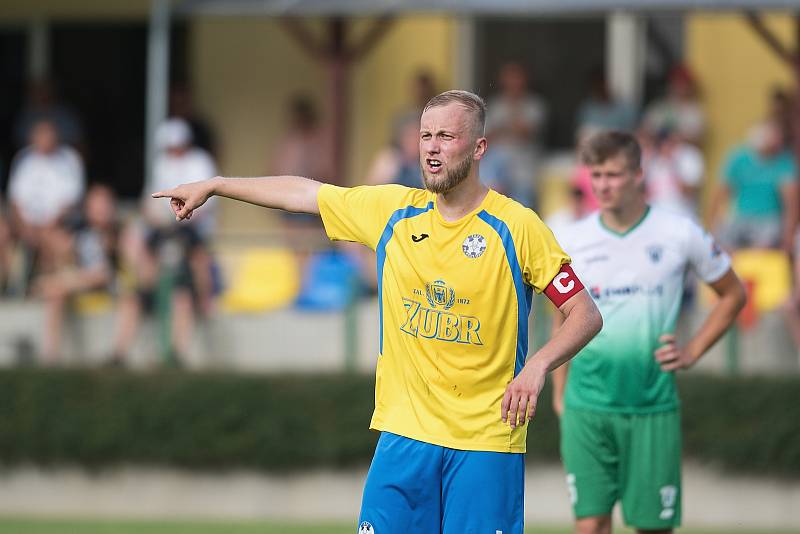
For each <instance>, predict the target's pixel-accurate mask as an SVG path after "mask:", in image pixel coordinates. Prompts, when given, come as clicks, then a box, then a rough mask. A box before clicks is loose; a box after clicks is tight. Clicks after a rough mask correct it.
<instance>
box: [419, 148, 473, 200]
mask: <svg viewBox="0 0 800 534" xmlns="http://www.w3.org/2000/svg"><path fill="white" fill-rule="evenodd" d="M471 170H472V158H471V157H470V156H467V157H465V158H464V160H463V161H461V162H460V163H458V165H456V166H455V167H453V169H452V170H449V171H447V173H446V174H445V175H444V177H443V178H442V179H441V180H436V179H435V178H434V177H432V176H428V172H427V170H426V169H425V168H424V167H423V168H422V181H423V182H425V189H427V190H428V191H430V192H431V193H435V194H437V195H440V194H444V193H448V192H450V191H452V190H453V189H454V188H455V187H456V186H458V184H460V183H461V182H463V181H464V180H466V179H467V176H469V172H470V171H471Z"/></svg>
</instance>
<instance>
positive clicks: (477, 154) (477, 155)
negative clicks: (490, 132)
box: [472, 137, 488, 159]
mask: <svg viewBox="0 0 800 534" xmlns="http://www.w3.org/2000/svg"><path fill="white" fill-rule="evenodd" d="M487 146H488V145H487V143H486V138H485V137H479V138H478V139H477V140H476V141H475V150H474V152H473V154H472V159H481V158H482V157H483V155H484V154H486V148H487Z"/></svg>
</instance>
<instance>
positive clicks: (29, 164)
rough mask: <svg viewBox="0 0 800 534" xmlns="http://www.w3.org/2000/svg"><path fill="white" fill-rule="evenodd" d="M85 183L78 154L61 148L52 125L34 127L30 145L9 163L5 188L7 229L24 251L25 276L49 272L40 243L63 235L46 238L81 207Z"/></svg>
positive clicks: (44, 122)
mask: <svg viewBox="0 0 800 534" xmlns="http://www.w3.org/2000/svg"><path fill="white" fill-rule="evenodd" d="M84 181H85V180H84V170H83V163H82V162H81V158H80V156H79V155H78V153H77V152H76V151H75V150H74V149H72V148H70V147H68V146H66V145H63V144H61V143H60V141H59V138H58V133H57V131H56V128H55V125H54V124H53V123H52V122H50V121H49V120H40V121H39V122H37V123H36V124H35V125H34V126H33V128H32V130H31V138H30V146H28V147H26V148H24V149H23V150H21V151H20V152H19V154H17V156H16V157H15V159H14V162H13V164H12V167H11V174H10V179H9V185H8V197H9V203H10V205H11V222H12V230H13V232H14V234H15V236H16V237H17V238H18V239H19V240H20V242H21V244H22V246H23V250H24V252H25V255H26V257H27V261H26V270H27V271H28V273H30V272H32V270H33V269H34V267H38V268H44V269H48V268H51V267H52V266H51V265H50V262H51V261H52V255H51V254H50V252H51V249H50V248H49V247H46V246H44V244H45V242H47V243H48V244H51V245H52V244H53V240H54V239H55V240H57V238H58V237H60V236H62V235H63V233H62V232H56V233H55V235H54V236H53V235H50V234H51V233H53V230H55V229H56V227H57V226H58V225H59V224H60V223H62V222H63V221H65V220H66V219H67V218H68V216H69V215H70V214H71V213H72V212H73V210H74V208H75V207H76V206H77V205H78V203H79V202H80V200H81V197H82V195H83V192H84V188H85V183H84Z"/></svg>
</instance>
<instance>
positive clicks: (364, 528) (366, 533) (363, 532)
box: [350, 521, 375, 534]
mask: <svg viewBox="0 0 800 534" xmlns="http://www.w3.org/2000/svg"><path fill="white" fill-rule="evenodd" d="M350 524H351V525H352V523H350ZM358 534H375V529H374V528H372V523H370V522H369V521H364V522H363V523H361V524H360V525H359V526H358Z"/></svg>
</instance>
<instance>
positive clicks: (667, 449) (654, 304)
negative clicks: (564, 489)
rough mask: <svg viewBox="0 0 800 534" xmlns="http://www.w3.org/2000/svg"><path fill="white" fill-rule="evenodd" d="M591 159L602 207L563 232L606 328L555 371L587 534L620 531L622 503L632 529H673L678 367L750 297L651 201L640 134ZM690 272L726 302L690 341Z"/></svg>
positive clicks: (719, 259)
mask: <svg viewBox="0 0 800 534" xmlns="http://www.w3.org/2000/svg"><path fill="white" fill-rule="evenodd" d="M582 159H583V160H584V163H585V164H586V165H588V166H589V167H590V169H591V177H592V178H591V179H592V190H593V192H594V194H595V196H596V197H597V201H598V203H599V205H600V211H599V212H598V213H595V214H592V215H590V216H588V217H587V218H585V219H583V220H581V221H578V222H576V223H573V224H572V225H568V226H565V227H564V228H562V229H560V231H559V230H556V235H557V237H558V240H559V242H560V243H561V244H562V245H563V247H564V249H565V250H566V251H567V253H568V254H569V255H570V256H571V257H572V259H573V263H574V265H575V269H576V270H579V271H580V272H581V278H582V280H583V282H584V284H585V286H586V288H587V289H588V290H589V293H590V294H591V295H592V298H593V299H594V300H595V303H596V304H597V306H598V308H599V309H600V312H601V313H602V315H603V320H604V324H605V327H604V328H603V330H602V331H601V332H600V334H599V335H598V336H597V337H595V338H594V340H593V341H591V342H590V343H589V344H588V345H587V346H586V347H585V348H584V349H583V350H582V351H581V352H580V353H579V354H578V356H577V357H576V358H575V359H574V360H573V362H572V363H571V364H570V365H569V367H568V366H567V365H564V366H562V367H560V368H559V369H558V370H556V371H555V372H554V373H553V383H554V388H553V390H554V391H553V395H554V399H553V402H554V406H555V409H556V412H557V413H558V414H559V415H560V416H561V453H562V457H563V459H564V464H565V467H566V470H567V482H568V485H569V493H570V496H571V499H572V505H573V511H574V513H575V516H576V518H577V523H576V532H577V533H578V534H605V533H608V532H610V531H611V511H612V508H613V506H614V504H615V503H616V502H617V501H621V503H622V508H623V515H624V518H625V522H626V523H627V524H628V525H630V526H632V527H634V528H636V529H638V530H639V532H648V533H668V532H671V531H672V529H673V528H674V527H676V526H678V525H679V524H680V521H681V483H680V478H681V476H680V449H681V434H680V414H679V411H678V407H679V404H678V397H677V392H676V389H675V381H674V373H673V371H676V370H679V369H687V368H689V367H691V366H692V365H693V364H694V363H695V362H696V361H697V360H698V359H699V358H700V357H701V356H702V355H703V354H704V353H705V352H706V351H707V350H708V349H709V348H710V347H711V346H712V345H713V344H714V343H715V342H716V341H717V340H718V339H719V337H720V336H721V335H722V334H723V333H724V331H725V330H726V329H727V328H728V327H729V326H730V325H731V323H732V322H733V321H734V319H735V318H736V315H737V314H738V312H739V310H740V309H741V308H742V306H743V305H744V301H745V293H744V289H743V287H742V284H741V282H740V281H739V279H738V278H737V276H736V274H735V273H734V272H733V271H732V270H731V264H730V258H729V257H728V255H727V254H725V252H723V251H722V250H721V249H720V248H719V247H718V246H717V245H716V244H715V243H714V240H713V238H712V237H711V236H709V235H708V234H707V233H706V232H705V231H703V229H702V228H700V227H699V226H698V225H697V224H696V223H694V222H693V221H692V220H690V219H689V218H687V217H683V216H680V215H677V214H672V213H670V212H667V211H663V210H660V209H657V208H652V207H650V206H648V205H647V203H646V202H645V199H644V195H643V177H642V171H641V150H640V148H639V145H638V143H637V142H636V140H635V138H634V137H633V136H631V135H630V134H627V133H622V132H603V133H600V134H597V135H596V136H594V137H592V138H590V139H589V140H588V142H587V143H586V145H585V146H584V147H583V151H582ZM689 270H692V271H694V273H695V274H696V275H697V277H698V278H700V279H701V280H703V281H704V282H705V283H707V284H708V285H709V286H710V287H711V288H712V289H713V290H714V291H715V292H716V294H717V295H718V296H719V299H718V300H717V302H716V303H715V304H714V306H713V307H712V309H711V312H710V313H709V315H708V317H707V319H706V320H705V322H704V323H703V324H702V325H701V327H700V328H699V330H698V331H697V332H696V333H695V334H694V335H693V336H692V337H691V338H690V339H688V340H686V341H685V342H681V341H682V340H681V341H679V340H677V339H676V337H675V335H674V331H675V323H676V321H677V319H678V314H679V311H680V307H681V296H682V294H683V287H684V276H685V275H686V273H687V272H688V271H689ZM559 318H560V316H559V315H558V314H556V321H555V324H554V330H555V329H558V328H559V325H560V320H559Z"/></svg>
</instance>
